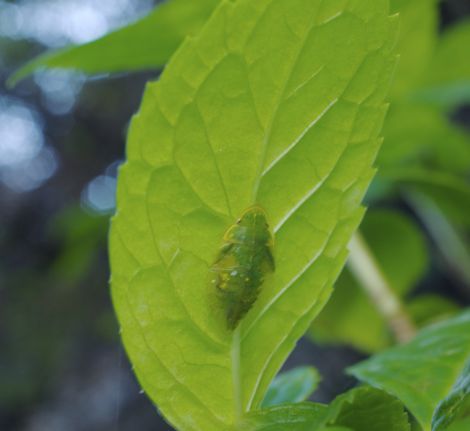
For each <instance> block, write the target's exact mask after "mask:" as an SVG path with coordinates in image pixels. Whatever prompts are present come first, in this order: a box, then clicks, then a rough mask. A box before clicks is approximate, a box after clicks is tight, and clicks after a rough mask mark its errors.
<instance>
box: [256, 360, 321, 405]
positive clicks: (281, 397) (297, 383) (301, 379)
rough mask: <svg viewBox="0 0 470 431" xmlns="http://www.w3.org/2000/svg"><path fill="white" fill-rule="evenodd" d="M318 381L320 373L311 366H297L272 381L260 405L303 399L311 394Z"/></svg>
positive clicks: (293, 401) (294, 401)
mask: <svg viewBox="0 0 470 431" xmlns="http://www.w3.org/2000/svg"><path fill="white" fill-rule="evenodd" d="M319 382H320V374H318V371H317V370H316V369H315V368H313V367H298V368H294V369H293V370H289V371H286V372H285V373H282V374H279V375H278V376H276V378H275V379H274V380H273V381H272V383H271V385H270V386H269V389H268V392H267V393H266V396H265V397H264V400H263V402H262V404H261V406H262V407H271V406H275V405H278V404H285V403H298V402H301V401H305V400H307V399H308V397H309V396H310V395H312V394H313V392H314V391H315V389H316V388H317V386H318V383H319Z"/></svg>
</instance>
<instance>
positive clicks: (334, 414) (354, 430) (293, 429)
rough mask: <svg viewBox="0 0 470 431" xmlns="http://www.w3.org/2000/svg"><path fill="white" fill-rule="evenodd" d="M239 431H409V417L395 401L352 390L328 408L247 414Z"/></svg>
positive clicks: (307, 405)
mask: <svg viewBox="0 0 470 431" xmlns="http://www.w3.org/2000/svg"><path fill="white" fill-rule="evenodd" d="M238 429H239V430H240V431H242V430H243V431H268V430H269V431H284V430H289V431H365V430H367V431H385V430H386V431H410V423H409V420H408V414H407V413H406V412H405V410H404V406H403V404H402V403H401V402H400V401H399V400H397V399H396V398H395V397H392V396H391V395H389V394H387V393H386V392H383V391H381V390H379V389H375V388H372V387H362V388H357V389H353V390H351V391H349V392H347V393H345V394H343V395H340V396H339V397H338V398H336V399H335V400H334V401H333V402H332V403H331V405H330V406H325V405H321V404H314V403H298V404H286V405H281V406H277V407H271V408H269V409H263V410H258V411H255V412H252V413H250V414H248V415H247V416H246V417H245V418H244V420H243V421H242V423H241V426H240V427H239V428H238Z"/></svg>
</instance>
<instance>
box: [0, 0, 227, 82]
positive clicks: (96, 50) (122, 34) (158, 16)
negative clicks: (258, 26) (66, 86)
mask: <svg viewBox="0 0 470 431" xmlns="http://www.w3.org/2000/svg"><path fill="white" fill-rule="evenodd" d="M219 3H220V0H197V1H194V0H167V1H166V2H165V3H164V4H163V5H161V6H158V7H156V8H155V9H154V10H153V11H152V12H151V13H150V14H149V15H147V16H145V17H144V18H141V19H140V20H138V21H136V22H135V23H133V24H130V25H128V26H126V27H123V28H121V29H118V30H115V31H113V32H111V33H109V34H107V35H105V36H103V37H101V38H99V39H97V40H94V41H92V42H88V43H86V44H83V45H77V46H71V47H66V48H63V49H60V50H57V51H52V52H47V53H46V54H43V55H40V56H39V57H37V58H35V59H33V60H32V61H30V62H29V63H27V64H26V65H25V66H23V67H22V68H21V69H19V70H18V71H17V72H15V73H14V74H13V75H12V76H11V77H10V79H9V81H8V83H9V85H14V84H16V83H17V82H18V81H20V80H21V79H23V78H25V77H26V76H28V75H30V74H31V73H33V72H34V71H35V70H37V69H40V68H61V69H74V70H79V71H81V72H84V73H87V74H90V75H92V74H100V73H116V72H125V71H133V70H142V69H159V68H161V67H162V66H164V65H165V63H166V62H167V61H168V60H169V58H170V57H171V55H172V54H173V53H174V52H175V51H176V49H177V48H178V46H179V45H180V44H181V42H182V41H183V40H184V38H185V37H186V36H188V35H190V34H195V33H197V32H198V31H199V30H200V29H201V27H202V25H203V24H204V23H205V22H206V20H207V19H208V18H209V16H210V15H211V13H212V12H213V10H214V8H215V7H216V6H217V5H218V4H219Z"/></svg>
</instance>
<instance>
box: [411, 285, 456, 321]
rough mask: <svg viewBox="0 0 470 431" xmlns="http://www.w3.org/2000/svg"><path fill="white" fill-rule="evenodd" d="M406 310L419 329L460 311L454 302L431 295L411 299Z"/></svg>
mask: <svg viewBox="0 0 470 431" xmlns="http://www.w3.org/2000/svg"><path fill="white" fill-rule="evenodd" d="M406 308H407V310H408V312H409V313H410V315H411V316H412V317H413V321H414V322H415V323H416V326H418V327H419V328H423V327H424V326H428V325H430V324H431V323H436V322H439V321H441V320H446V319H449V318H451V317H453V316H454V315H456V314H457V313H458V312H459V311H460V307H459V305H458V304H457V303H456V302H454V301H452V300H451V299H449V298H445V297H443V296H440V295H436V294H432V293H428V294H425V295H420V296H417V297H415V298H412V299H411V300H409V301H408V302H407V304H406Z"/></svg>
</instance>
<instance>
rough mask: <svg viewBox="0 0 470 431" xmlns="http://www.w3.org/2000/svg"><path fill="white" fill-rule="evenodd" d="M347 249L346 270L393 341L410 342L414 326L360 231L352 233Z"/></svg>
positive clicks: (414, 332) (413, 333)
mask: <svg viewBox="0 0 470 431" xmlns="http://www.w3.org/2000/svg"><path fill="white" fill-rule="evenodd" d="M349 249H350V255H349V260H348V266H349V269H350V270H351V272H352V273H353V275H354V276H355V277H356V279H357V280H358V281H359V284H360V285H361V286H362V288H363V289H364V290H365V292H366V293H367V294H368V295H369V296H370V298H371V299H372V301H373V303H374V304H375V306H376V307H377V309H378V311H379V312H380V313H381V314H382V316H383V317H384V318H385V320H386V321H387V323H388V325H389V327H390V329H391V330H392V332H393V334H394V336H395V338H396V340H397V341H398V342H399V343H406V342H408V341H410V340H411V339H412V338H413V337H414V336H415V334H416V328H415V325H414V323H413V321H412V320H411V318H410V316H409V315H408V313H407V312H406V310H405V308H404V306H403V304H402V302H401V300H400V298H399V297H398V295H397V294H396V293H395V292H394V291H393V289H392V288H391V287H390V285H389V283H388V281H387V279H386V278H385V276H384V275H383V273H382V271H381V269H380V267H379V265H378V263H377V261H376V260H375V259H374V256H373V255H372V253H371V251H370V249H369V247H368V245H367V243H366V241H365V240H364V238H363V236H362V235H361V234H360V233H359V232H357V233H356V234H354V236H353V238H352V240H351V242H350V243H349Z"/></svg>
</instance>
